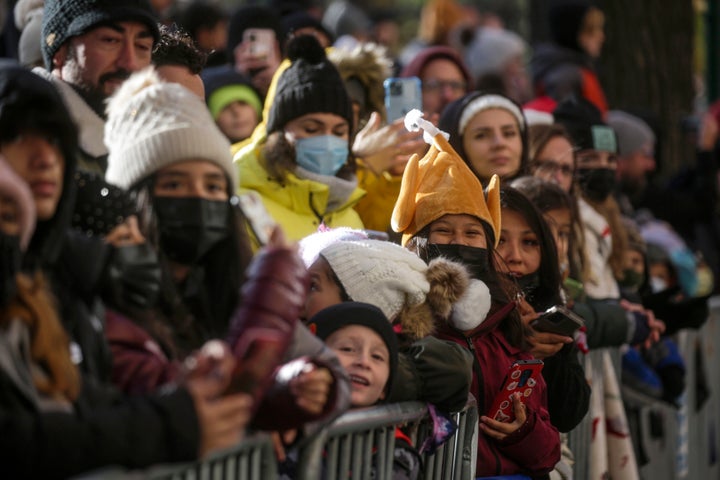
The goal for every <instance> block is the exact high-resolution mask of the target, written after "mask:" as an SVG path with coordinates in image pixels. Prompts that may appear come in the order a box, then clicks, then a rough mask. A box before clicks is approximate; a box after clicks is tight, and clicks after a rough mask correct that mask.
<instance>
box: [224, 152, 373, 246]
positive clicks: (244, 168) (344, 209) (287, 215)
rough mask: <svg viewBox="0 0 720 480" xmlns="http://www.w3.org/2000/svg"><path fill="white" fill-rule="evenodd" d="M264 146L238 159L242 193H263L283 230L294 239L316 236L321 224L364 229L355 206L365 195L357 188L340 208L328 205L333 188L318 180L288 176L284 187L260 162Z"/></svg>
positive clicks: (262, 196) (241, 155) (244, 153)
mask: <svg viewBox="0 0 720 480" xmlns="http://www.w3.org/2000/svg"><path fill="white" fill-rule="evenodd" d="M263 145H264V143H261V144H255V143H253V144H250V145H248V146H247V147H245V148H244V149H242V150H240V152H239V153H238V156H237V157H236V160H235V161H236V163H237V166H238V171H239V176H240V188H239V193H241V194H242V193H246V192H248V191H250V190H254V191H256V192H257V193H259V194H260V198H261V199H262V202H263V204H264V205H265V208H266V209H267V211H268V212H269V213H270V216H271V217H272V218H273V219H274V220H275V221H276V222H278V224H280V226H281V227H283V230H284V231H285V234H286V235H287V237H288V239H290V240H299V239H301V238H303V237H305V236H307V235H310V234H311V233H315V232H316V231H317V229H318V227H319V226H320V225H321V224H323V223H324V224H325V225H326V226H328V227H351V228H363V223H362V221H361V220H360V216H359V215H358V214H357V212H356V211H355V210H354V208H353V207H354V206H355V205H356V204H357V203H358V201H359V200H360V199H361V198H362V196H363V195H365V191H364V190H362V189H361V188H357V187H356V188H355V189H354V191H353V192H351V194H350V196H349V197H348V198H347V200H346V201H345V202H344V203H342V204H341V205H339V206H337V207H333V208H330V207H329V206H328V200H329V194H330V187H329V186H328V185H326V184H324V183H321V182H319V181H314V180H307V179H302V178H299V177H297V176H296V175H294V174H293V173H288V174H287V175H286V177H285V181H284V184H280V183H279V182H277V181H275V180H273V179H271V178H270V176H269V175H268V172H267V171H266V170H265V168H263V166H262V165H261V163H260V159H261V158H262V155H263V154H262V148H263Z"/></svg>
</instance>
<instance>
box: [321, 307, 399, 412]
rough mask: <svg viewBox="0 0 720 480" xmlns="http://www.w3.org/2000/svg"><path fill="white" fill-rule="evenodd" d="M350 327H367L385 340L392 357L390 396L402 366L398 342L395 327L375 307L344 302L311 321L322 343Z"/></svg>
mask: <svg viewBox="0 0 720 480" xmlns="http://www.w3.org/2000/svg"><path fill="white" fill-rule="evenodd" d="M349 325H360V326H363V327H367V328H369V329H370V330H372V331H374V332H375V333H377V334H378V335H379V336H380V338H382V340H383V342H384V343H385V346H386V347H387V349H388V353H389V354H390V358H389V364H390V375H389V377H388V381H387V384H386V385H385V397H386V398H387V397H388V396H390V391H391V389H392V385H393V378H394V373H395V370H397V364H398V340H397V335H396V334H395V331H393V328H392V324H391V323H390V321H389V320H388V319H387V317H386V316H385V314H384V313H383V312H382V310H380V309H379V308H378V307H376V306H375V305H370V304H369V303H362V302H343V303H338V304H337V305H333V306H331V307H327V308H325V309H323V310H320V311H319V312H318V313H316V314H315V315H313V317H312V318H311V319H310V320H309V321H308V328H309V329H310V330H311V331H312V332H314V333H315V335H317V336H318V338H320V339H322V340H327V339H328V337H329V336H330V335H332V334H333V333H334V332H336V331H338V330H340V329H341V328H343V327H347V326H349Z"/></svg>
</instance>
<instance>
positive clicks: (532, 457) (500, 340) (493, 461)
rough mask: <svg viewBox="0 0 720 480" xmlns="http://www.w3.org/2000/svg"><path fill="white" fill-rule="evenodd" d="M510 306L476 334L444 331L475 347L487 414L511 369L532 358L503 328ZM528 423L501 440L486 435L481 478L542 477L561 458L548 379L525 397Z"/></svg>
mask: <svg viewBox="0 0 720 480" xmlns="http://www.w3.org/2000/svg"><path fill="white" fill-rule="evenodd" d="M513 308H514V304H506V305H504V306H502V307H500V308H495V309H494V310H491V312H490V314H489V315H488V317H487V318H486V319H485V320H484V321H483V322H482V323H481V324H480V325H479V326H478V327H476V328H475V329H474V330H473V331H471V332H468V333H464V332H461V331H459V330H456V329H454V328H453V327H451V326H449V325H444V326H442V327H440V329H439V331H438V337H440V338H444V339H447V340H453V341H455V342H457V343H458V344H460V345H463V346H465V347H467V348H469V349H470V351H471V352H472V353H473V354H474V356H475V359H476V363H475V366H474V368H473V385H472V388H471V392H472V393H473V395H474V396H475V397H476V398H477V399H478V408H479V411H480V414H481V415H483V414H486V413H487V410H488V409H489V408H490V405H491V404H492V402H493V400H494V399H495V396H496V395H497V393H498V392H499V390H500V388H501V386H502V383H503V381H504V379H505V375H506V373H507V371H508V370H509V369H510V366H511V365H512V364H513V363H514V362H515V361H517V360H529V359H532V358H533V357H532V355H530V354H528V353H526V352H523V351H521V350H520V349H518V348H516V347H513V346H512V345H510V344H509V343H508V341H507V340H506V339H505V336H504V335H503V334H502V332H501V331H500V329H499V328H498V326H499V324H500V323H501V322H502V321H503V319H504V318H505V317H506V316H507V315H508V314H509V313H510V312H511V311H512V310H513ZM525 405H526V406H527V421H526V422H525V424H524V425H523V426H521V427H520V428H519V429H518V430H517V431H516V432H514V433H513V434H512V435H510V436H509V437H507V438H506V439H504V440H502V441H496V440H493V439H491V438H490V437H487V436H485V435H484V434H483V433H482V432H480V434H479V437H478V460H477V469H476V472H475V475H476V476H478V477H481V476H492V475H511V474H525V475H530V476H535V477H541V476H543V475H546V474H547V473H549V472H550V471H551V470H552V469H553V468H554V467H555V464H556V463H557V462H558V461H559V460H560V435H559V433H558V431H557V429H556V428H555V427H554V426H553V424H552V423H551V421H550V415H549V413H548V410H547V407H546V405H547V386H546V384H545V381H544V380H542V378H541V379H540V380H539V381H538V383H537V386H536V387H535V389H534V391H533V394H532V395H531V396H530V397H528V398H527V399H525Z"/></svg>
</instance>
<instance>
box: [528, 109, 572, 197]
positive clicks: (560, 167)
mask: <svg viewBox="0 0 720 480" xmlns="http://www.w3.org/2000/svg"><path fill="white" fill-rule="evenodd" d="M528 153H529V155H528V156H529V158H530V174H531V175H532V176H534V177H538V178H541V179H543V180H547V181H549V182H553V183H555V184H557V185H558V186H559V187H560V188H562V189H563V190H564V191H565V192H567V193H570V190H571V189H572V186H573V174H574V173H575V148H574V147H573V144H572V139H571V138H570V135H569V134H568V133H567V130H565V128H564V127H563V126H562V125H560V124H557V123H555V124H550V125H546V124H542V125H532V126H531V127H529V128H528Z"/></svg>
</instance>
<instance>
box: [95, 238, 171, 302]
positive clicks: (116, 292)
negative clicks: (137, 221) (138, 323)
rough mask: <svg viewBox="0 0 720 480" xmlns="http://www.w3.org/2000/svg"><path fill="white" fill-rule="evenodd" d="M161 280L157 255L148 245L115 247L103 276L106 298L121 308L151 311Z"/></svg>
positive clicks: (104, 296)
mask: <svg viewBox="0 0 720 480" xmlns="http://www.w3.org/2000/svg"><path fill="white" fill-rule="evenodd" d="M161 277H162V273H161V270H160V263H158V257H157V253H155V250H154V249H153V248H152V247H151V246H150V244H148V243H147V242H146V243H141V244H140V245H131V246H126V247H117V248H114V249H113V252H112V254H111V256H110V260H109V261H108V264H107V266H106V268H105V273H104V277H103V284H102V293H103V299H104V300H105V301H107V302H108V303H109V304H110V305H113V306H115V307H119V308H122V307H127V306H130V307H133V308H139V309H147V308H151V307H153V306H154V305H155V302H156V301H157V298H158V294H159V293H160V279H161Z"/></svg>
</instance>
